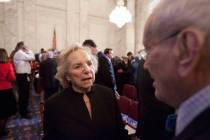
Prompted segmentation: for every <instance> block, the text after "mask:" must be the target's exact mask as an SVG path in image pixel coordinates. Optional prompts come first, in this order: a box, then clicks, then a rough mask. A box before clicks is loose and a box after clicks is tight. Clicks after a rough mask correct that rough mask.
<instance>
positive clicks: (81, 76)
mask: <svg viewBox="0 0 210 140" xmlns="http://www.w3.org/2000/svg"><path fill="white" fill-rule="evenodd" d="M86 49H87V48H81V47H79V46H77V45H73V46H71V48H70V49H69V50H67V51H65V52H64V53H63V54H61V56H60V61H59V64H60V65H59V66H58V68H57V69H58V72H57V74H56V78H57V79H58V80H59V81H60V84H61V85H62V86H63V87H64V90H63V91H61V92H60V93H58V94H56V95H54V96H52V97H50V98H49V99H48V100H47V102H46V104H45V105H46V106H45V114H44V140H128V139H129V137H128V135H127V131H126V130H125V129H124V126H123V123H122V119H121V115H120V112H119V109H118V106H117V102H116V98H115V94H114V93H113V91H112V90H111V89H109V88H106V87H104V86H100V85H94V84H93V83H94V80H95V72H96V69H97V63H96V62H97V61H96V60H95V58H94V56H92V55H91V53H90V52H89V51H88V50H86Z"/></svg>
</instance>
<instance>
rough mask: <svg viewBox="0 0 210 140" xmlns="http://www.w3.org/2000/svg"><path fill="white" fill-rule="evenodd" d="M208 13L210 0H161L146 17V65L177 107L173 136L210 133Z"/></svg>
mask: <svg viewBox="0 0 210 140" xmlns="http://www.w3.org/2000/svg"><path fill="white" fill-rule="evenodd" d="M209 15H210V0H162V1H161V2H160V3H159V5H158V6H157V7H156V8H155V9H154V11H153V13H152V14H151V15H150V17H149V18H148V20H147V22H146V26H145V31H144V39H143V43H144V46H145V48H146V50H147V57H146V62H145V64H144V67H145V68H146V69H148V70H149V72H150V74H151V76H152V78H153V79H154V83H153V86H154V87H155V96H156V97H157V98H158V99H159V100H161V101H164V102H165V103H167V104H169V105H171V106H173V107H175V108H176V109H177V115H178V116H177V122H176V137H175V138H174V140H209V139H210V65H209V59H210V18H209ZM151 134H152V132H151Z"/></svg>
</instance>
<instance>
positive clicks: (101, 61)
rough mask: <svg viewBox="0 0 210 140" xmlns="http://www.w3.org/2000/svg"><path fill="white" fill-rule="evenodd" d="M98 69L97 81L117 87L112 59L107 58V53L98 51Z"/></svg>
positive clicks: (113, 87)
mask: <svg viewBox="0 0 210 140" xmlns="http://www.w3.org/2000/svg"><path fill="white" fill-rule="evenodd" d="M97 56H98V71H97V73H96V80H95V83H97V84H100V85H104V86H107V87H109V88H111V89H113V90H115V88H116V81H115V75H114V69H113V66H112V63H111V61H109V60H108V58H106V56H105V54H103V53H102V52H98V54H97Z"/></svg>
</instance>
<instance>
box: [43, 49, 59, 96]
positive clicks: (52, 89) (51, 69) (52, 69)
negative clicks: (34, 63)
mask: <svg viewBox="0 0 210 140" xmlns="http://www.w3.org/2000/svg"><path fill="white" fill-rule="evenodd" d="M46 57H47V58H46V60H44V61H42V62H41V63H40V67H39V75H40V79H41V83H42V86H43V89H44V99H45V100H46V99H47V98H48V97H50V96H51V95H53V94H54V93H56V92H58V88H59V82H58V80H56V79H55V74H56V72H57V70H56V69H57V63H56V60H55V58H54V56H53V52H52V51H48V52H47V53H46Z"/></svg>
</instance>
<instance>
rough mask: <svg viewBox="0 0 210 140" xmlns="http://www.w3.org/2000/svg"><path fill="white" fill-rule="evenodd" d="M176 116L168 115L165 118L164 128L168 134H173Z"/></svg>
mask: <svg viewBox="0 0 210 140" xmlns="http://www.w3.org/2000/svg"><path fill="white" fill-rule="evenodd" d="M176 117H177V115H176V114H170V115H168V117H167V120H166V125H165V128H166V130H167V131H169V132H174V131H175V127H176Z"/></svg>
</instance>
